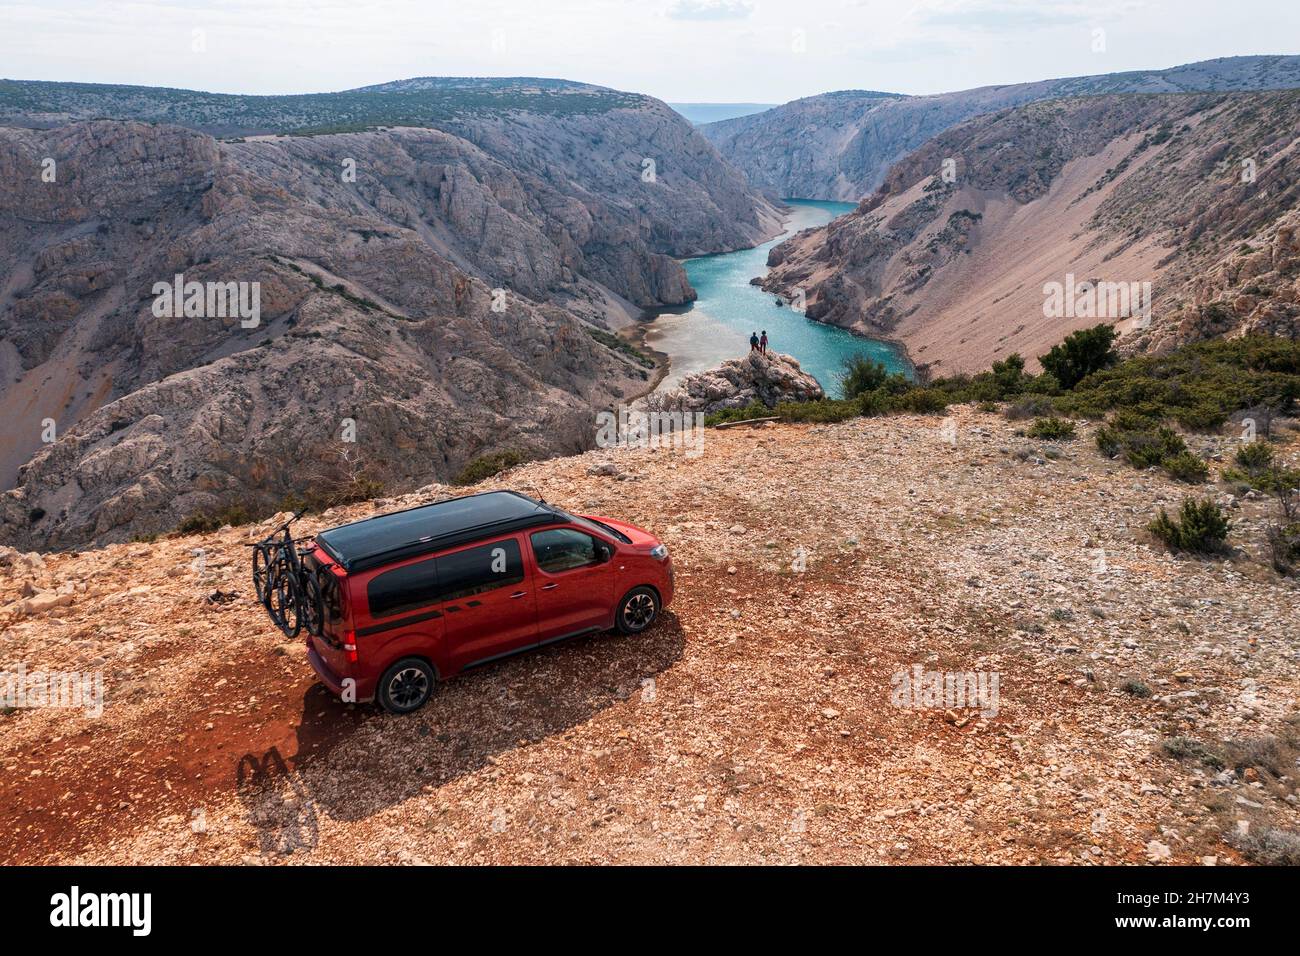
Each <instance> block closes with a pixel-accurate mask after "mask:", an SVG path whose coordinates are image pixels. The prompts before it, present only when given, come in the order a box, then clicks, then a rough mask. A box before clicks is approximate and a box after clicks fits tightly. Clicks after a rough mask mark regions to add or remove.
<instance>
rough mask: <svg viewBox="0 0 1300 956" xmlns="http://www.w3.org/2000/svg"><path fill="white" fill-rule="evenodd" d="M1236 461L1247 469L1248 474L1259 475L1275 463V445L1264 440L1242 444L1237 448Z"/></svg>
mask: <svg viewBox="0 0 1300 956" xmlns="http://www.w3.org/2000/svg"><path fill="white" fill-rule="evenodd" d="M1236 461H1237V464H1238V465H1240V466H1241V467H1242V468H1244V469H1245V471H1246V474H1248V475H1251V476H1254V477H1258V476H1259V475H1260V474H1261V473H1262V472H1263V471H1264V470H1265V469H1266V468H1268V466H1269V465H1271V464H1273V446H1272V445H1270V444H1268V442H1262V441H1253V442H1250V443H1249V444H1246V445H1242V446H1241V447H1240V448H1238V449H1237V454H1236Z"/></svg>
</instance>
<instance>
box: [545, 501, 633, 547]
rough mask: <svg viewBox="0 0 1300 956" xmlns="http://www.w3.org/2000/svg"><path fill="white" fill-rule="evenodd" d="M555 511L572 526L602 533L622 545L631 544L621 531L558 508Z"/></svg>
mask: <svg viewBox="0 0 1300 956" xmlns="http://www.w3.org/2000/svg"><path fill="white" fill-rule="evenodd" d="M555 511H556V513H557V514H560V515H563V516H564V517H565V518H567V519H568V520H569V521H572V522H573V523H574V524H576V525H579V526H580V527H584V528H587V529H588V530H590V531H602V532H604V533H605V534H607V535H609V536H611V537H613V538H617V539H618V540H619V541H622V542H623V543H624V544H631V543H632V539H631V538H629V537H628V536H627V535H625V534H624V533H623V532H622V531H619V530H618V529H616V528H611V527H610V526H609V525H607V524H605V522H603V521H597V520H596V519H595V518H584V517H582V516H581V515H571V514H569V513H568V512H567V511H564V510H562V509H560V508H556V509H555Z"/></svg>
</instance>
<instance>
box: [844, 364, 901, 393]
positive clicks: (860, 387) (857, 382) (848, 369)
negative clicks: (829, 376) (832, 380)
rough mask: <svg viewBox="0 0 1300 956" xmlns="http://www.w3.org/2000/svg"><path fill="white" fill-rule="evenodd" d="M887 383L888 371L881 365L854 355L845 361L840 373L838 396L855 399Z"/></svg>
mask: <svg viewBox="0 0 1300 956" xmlns="http://www.w3.org/2000/svg"><path fill="white" fill-rule="evenodd" d="M887 381H889V370H888V369H887V368H885V366H884V365H883V364H882V363H880V362H873V361H872V360H871V359H869V358H867V357H866V356H864V355H854V356H852V357H851V358H848V359H846V360H845V362H844V371H843V372H841V373H840V383H839V384H840V394H842V395H843V396H844V397H845V398H857V397H858V396H859V395H862V394H863V393H865V392H874V391H875V390H876V389H878V388H882V387H884V385H885V383H886V382H887Z"/></svg>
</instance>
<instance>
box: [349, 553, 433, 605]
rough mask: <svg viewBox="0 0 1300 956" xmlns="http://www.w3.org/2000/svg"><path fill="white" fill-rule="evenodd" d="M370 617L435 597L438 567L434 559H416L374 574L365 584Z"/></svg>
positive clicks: (422, 603) (422, 602)
mask: <svg viewBox="0 0 1300 956" xmlns="http://www.w3.org/2000/svg"><path fill="white" fill-rule="evenodd" d="M366 596H367V598H369V600H370V616H371V617H388V616H389V615H390V614H401V613H402V612H403V611H410V610H412V609H413V608H417V607H424V606H425V605H428V604H432V603H433V602H434V601H436V600H438V570H437V565H436V563H435V562H434V561H420V562H418V563H416V564H408V565H406V566H405V567H401V568H394V569H393V570H391V571H385V572H384V573H383V574H377V575H375V577H374V578H372V579H371V581H370V584H369V586H368V587H367V588H366Z"/></svg>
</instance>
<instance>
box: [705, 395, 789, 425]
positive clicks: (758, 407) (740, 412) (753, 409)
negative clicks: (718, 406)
mask: <svg viewBox="0 0 1300 956" xmlns="http://www.w3.org/2000/svg"><path fill="white" fill-rule="evenodd" d="M775 414H776V413H775V412H774V411H772V409H770V408H768V407H767V406H766V405H765V404H763V403H762V402H761V401H759V400H758V399H755V400H754V401H752V402H750V403H749V404H748V405H746V406H745V407H744V408H724V409H722V410H721V411H717V412H710V413H709V414H708V415H706V416H705V418H704V424H705V425H721V424H724V423H726V422H747V421H749V420H750V419H752V418H771V417H772V416H773V415H775Z"/></svg>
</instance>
